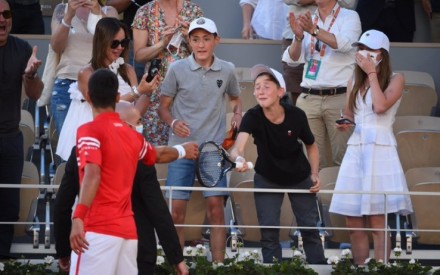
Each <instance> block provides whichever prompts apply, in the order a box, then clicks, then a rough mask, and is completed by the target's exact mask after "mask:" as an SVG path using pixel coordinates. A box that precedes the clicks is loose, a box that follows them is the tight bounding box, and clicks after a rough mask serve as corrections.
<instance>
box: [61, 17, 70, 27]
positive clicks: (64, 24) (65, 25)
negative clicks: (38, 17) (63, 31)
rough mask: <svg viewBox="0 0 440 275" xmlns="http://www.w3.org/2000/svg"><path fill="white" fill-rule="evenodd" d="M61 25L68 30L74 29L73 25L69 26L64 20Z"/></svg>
mask: <svg viewBox="0 0 440 275" xmlns="http://www.w3.org/2000/svg"><path fill="white" fill-rule="evenodd" d="M61 25H63V26H64V27H66V28H68V29H70V28H71V27H72V25H69V24H67V23H66V21H64V18H63V19H61Z"/></svg>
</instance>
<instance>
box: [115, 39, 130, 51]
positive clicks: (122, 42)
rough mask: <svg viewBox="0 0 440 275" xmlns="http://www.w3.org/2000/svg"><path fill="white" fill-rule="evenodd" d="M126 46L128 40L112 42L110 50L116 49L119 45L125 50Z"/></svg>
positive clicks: (128, 42)
mask: <svg viewBox="0 0 440 275" xmlns="http://www.w3.org/2000/svg"><path fill="white" fill-rule="evenodd" d="M128 44H130V39H128V38H124V39H122V40H113V41H112V43H111V44H110V48H112V49H116V48H117V47H118V46H119V45H121V47H122V48H127V47H128Z"/></svg>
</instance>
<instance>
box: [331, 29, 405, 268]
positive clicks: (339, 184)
mask: <svg viewBox="0 0 440 275" xmlns="http://www.w3.org/2000/svg"><path fill="white" fill-rule="evenodd" d="M353 46H355V47H357V49H358V52H357V53H356V66H355V70H354V75H353V77H352V78H351V79H350V81H349V83H348V87H347V89H348V93H347V101H346V105H345V113H344V117H345V118H348V119H350V120H351V121H353V123H347V124H337V126H336V127H337V128H338V130H341V131H346V130H347V129H350V128H352V127H355V129H354V132H353V135H352V136H351V137H350V140H349V141H348V148H347V152H346V154H345V156H344V160H343V161H342V165H341V168H340V170H339V175H338V179H337V181H336V187H335V191H349V190H353V191H367V192H371V191H372V192H390V191H391V192H408V188H407V185H406V180H405V175H404V172H403V169H402V166H401V164H400V161H399V156H398V154H397V149H396V139H395V137H394V135H393V122H394V117H395V115H396V112H397V108H399V104H400V100H401V98H402V93H403V88H404V83H405V80H404V78H403V75H401V74H397V73H393V72H392V71H391V65H390V64H391V62H390V55H389V49H390V43H389V40H388V37H387V36H386V35H385V34H384V33H383V32H380V31H377V30H369V31H366V32H365V33H364V34H363V35H362V36H361V38H360V40H359V41H358V42H356V43H354V44H353ZM386 198H387V201H386V202H385V197H384V195H383V194H378V195H373V194H348V195H347V194H338V193H336V194H333V198H332V202H331V205H330V212H333V213H337V214H341V215H345V216H346V222H347V227H350V228H359V230H350V239H351V246H352V250H353V258H354V262H355V263H356V264H364V262H365V260H366V259H367V258H368V257H369V241H368V231H363V230H362V229H363V228H367V227H371V228H375V229H377V231H372V233H373V241H374V258H375V259H376V260H386V259H389V257H390V248H391V240H390V236H389V234H387V233H386V232H384V231H382V230H383V229H384V228H385V226H386V224H385V215H386V214H387V213H398V214H402V215H407V214H410V213H411V212H412V206H411V200H410V197H409V195H390V196H387V197H386ZM385 242H386V244H387V246H386V247H387V252H386V255H385ZM385 257H386V258H385Z"/></svg>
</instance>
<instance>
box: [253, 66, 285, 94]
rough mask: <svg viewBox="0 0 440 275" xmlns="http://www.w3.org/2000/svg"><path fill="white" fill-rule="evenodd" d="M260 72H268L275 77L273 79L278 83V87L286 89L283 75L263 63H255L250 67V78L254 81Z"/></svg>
mask: <svg viewBox="0 0 440 275" xmlns="http://www.w3.org/2000/svg"><path fill="white" fill-rule="evenodd" d="M262 73H268V74H270V75H272V76H273V77H275V79H276V80H277V81H278V84H280V87H281V88H283V89H284V90H286V82H285V81H284V77H283V75H282V74H280V73H279V72H278V71H277V70H275V69H272V68H270V67H268V66H266V65H263V64H257V65H255V66H253V67H252V68H251V78H252V79H253V80H254V81H255V79H256V78H257V77H258V76H259V75H260V74H262Z"/></svg>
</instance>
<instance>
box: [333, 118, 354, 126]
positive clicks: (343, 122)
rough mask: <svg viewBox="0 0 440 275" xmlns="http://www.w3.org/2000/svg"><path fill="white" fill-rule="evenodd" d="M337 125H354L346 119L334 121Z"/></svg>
mask: <svg viewBox="0 0 440 275" xmlns="http://www.w3.org/2000/svg"><path fill="white" fill-rule="evenodd" d="M336 123H337V124H352V125H356V123H354V122H353V121H351V120H349V119H348V118H341V119H338V120H336Z"/></svg>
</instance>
